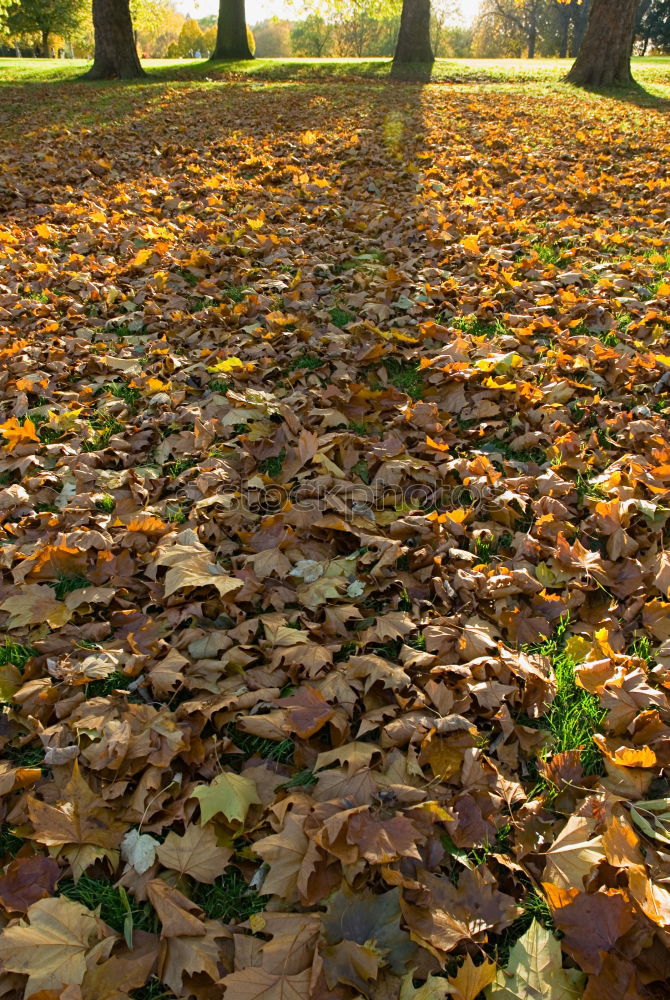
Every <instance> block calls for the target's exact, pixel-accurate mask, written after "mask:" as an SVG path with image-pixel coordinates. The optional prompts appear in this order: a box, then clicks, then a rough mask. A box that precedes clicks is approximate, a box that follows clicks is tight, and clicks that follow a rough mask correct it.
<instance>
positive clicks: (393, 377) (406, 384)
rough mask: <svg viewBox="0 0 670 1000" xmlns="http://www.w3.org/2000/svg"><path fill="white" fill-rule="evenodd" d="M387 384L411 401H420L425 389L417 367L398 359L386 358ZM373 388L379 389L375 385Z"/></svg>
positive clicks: (378, 386) (412, 363)
mask: <svg viewBox="0 0 670 1000" xmlns="http://www.w3.org/2000/svg"><path fill="white" fill-rule="evenodd" d="M384 367H385V368H386V374H387V376H388V380H389V383H390V384H391V385H392V386H395V388H396V389H399V390H400V392H404V393H406V394H407V395H408V396H409V397H410V398H411V399H421V397H422V396H423V391H424V389H425V385H424V381H423V378H422V377H421V374H420V372H419V365H418V364H415V363H414V362H411V361H401V360H400V359H399V358H388V359H387V360H386V361H385V362H384ZM375 388H381V386H380V385H378V384H377V383H375Z"/></svg>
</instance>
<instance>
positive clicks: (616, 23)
mask: <svg viewBox="0 0 670 1000" xmlns="http://www.w3.org/2000/svg"><path fill="white" fill-rule="evenodd" d="M637 8H638V0H592V4H591V10H590V13H589V20H588V24H587V26H586V33H585V35H584V39H583V41H582V44H581V46H580V48H579V53H578V55H577V59H576V60H575V64H574V66H573V67H572V69H571V70H570V72H569V73H568V76H567V80H568V81H569V83H575V84H577V85H578V86H580V87H608V86H612V84H619V85H626V84H631V83H632V82H633V75H632V73H631V69H630V57H631V54H632V50H633V39H634V36H635V17H636V14H637Z"/></svg>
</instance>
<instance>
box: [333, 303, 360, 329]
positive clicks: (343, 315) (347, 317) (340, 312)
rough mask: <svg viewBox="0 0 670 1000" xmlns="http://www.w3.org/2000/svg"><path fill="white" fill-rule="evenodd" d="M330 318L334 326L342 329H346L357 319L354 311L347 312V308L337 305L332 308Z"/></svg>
mask: <svg viewBox="0 0 670 1000" xmlns="http://www.w3.org/2000/svg"><path fill="white" fill-rule="evenodd" d="M330 319H331V322H332V323H333V326H337V327H339V328H340V330H344V328H345V326H347V324H348V323H353V321H354V320H355V319H356V317H355V316H354V314H353V313H350V312H347V310H346V309H340V307H339V306H335V307H334V308H333V309H331V310H330Z"/></svg>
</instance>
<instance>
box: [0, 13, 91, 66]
mask: <svg viewBox="0 0 670 1000" xmlns="http://www.w3.org/2000/svg"><path fill="white" fill-rule="evenodd" d="M86 8H87V4H86V2H85V0H20V2H14V3H12V4H11V5H10V7H9V9H8V11H7V24H8V27H9V30H10V32H11V33H12V34H22V33H24V32H25V33H27V34H33V33H34V34H38V35H39V36H40V53H41V55H42V56H43V58H45V59H46V58H48V56H49V36H50V35H53V34H58V35H65V36H67V35H69V34H70V33H71V32H74V31H76V30H77V29H78V28H79V26H80V25H81V23H82V21H83V19H84V17H85V16H86V13H87V9H86Z"/></svg>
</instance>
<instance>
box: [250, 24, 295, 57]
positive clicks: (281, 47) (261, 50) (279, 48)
mask: <svg viewBox="0 0 670 1000" xmlns="http://www.w3.org/2000/svg"><path fill="white" fill-rule="evenodd" d="M292 27H293V25H292V24H291V22H290V21H285V20H282V19H281V18H279V17H269V18H268V19H267V20H265V21H260V22H259V23H258V24H255V25H254V38H255V39H256V51H255V52H254V55H256V56H259V57H261V58H263V59H265V58H275V59H282V58H284V59H285V58H286V57H287V56H290V55H291V28H292Z"/></svg>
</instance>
